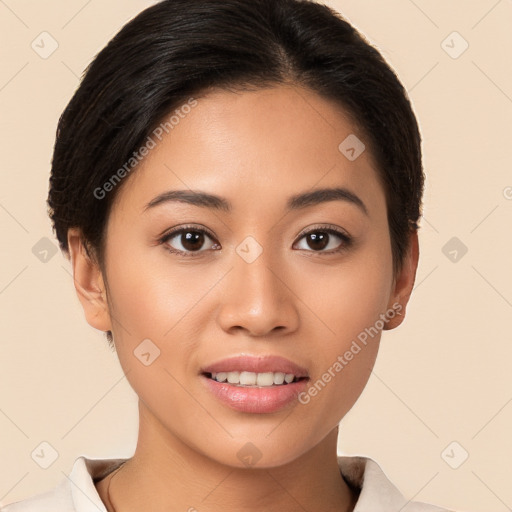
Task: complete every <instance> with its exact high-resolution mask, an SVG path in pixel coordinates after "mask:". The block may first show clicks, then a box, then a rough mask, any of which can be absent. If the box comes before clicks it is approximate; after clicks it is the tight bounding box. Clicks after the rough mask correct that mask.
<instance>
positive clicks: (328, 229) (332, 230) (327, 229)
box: [158, 225, 352, 257]
mask: <svg viewBox="0 0 512 512" xmlns="http://www.w3.org/2000/svg"><path fill="white" fill-rule="evenodd" d="M187 232H195V233H202V234H204V235H207V236H208V237H209V238H211V239H212V240H215V237H214V236H213V234H212V233H210V232H209V231H208V230H206V229H204V228H198V227H195V226H181V227H179V228H176V229H173V230H171V231H169V232H167V233H166V234H164V235H163V236H162V237H161V238H159V239H158V242H159V244H162V245H164V247H165V249H166V250H167V251H169V252H170V253H172V254H177V255H180V256H185V257H198V256H201V255H202V253H204V252H206V251H187V252H185V251H180V250H178V249H174V248H172V247H170V246H169V245H167V242H168V241H169V240H171V239H172V238H174V237H175V236H176V235H177V234H181V233H187ZM311 233H328V234H329V235H335V236H337V237H339V238H340V239H341V240H342V244H341V245H340V247H339V248H337V249H334V250H332V249H331V250H330V251H313V250H311V251H306V252H312V253H313V254H338V253H341V252H344V251H346V250H348V249H349V247H350V246H351V245H352V238H351V237H349V236H348V235H347V234H346V233H344V232H343V231H341V230H339V229H338V228H336V227H335V226H332V225H327V226H318V227H313V228H312V229H309V230H308V231H305V232H302V233H300V234H299V235H298V239H299V240H301V239H302V238H304V237H305V236H307V235H310V234H311ZM217 243H218V242H216V243H215V244H214V245H216V244H217ZM210 250H211V249H210ZM216 250H218V249H216Z"/></svg>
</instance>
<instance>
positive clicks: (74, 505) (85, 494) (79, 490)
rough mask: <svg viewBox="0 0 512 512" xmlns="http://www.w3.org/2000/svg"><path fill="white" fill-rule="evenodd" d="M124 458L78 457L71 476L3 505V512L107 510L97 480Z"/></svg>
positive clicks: (82, 511)
mask: <svg viewBox="0 0 512 512" xmlns="http://www.w3.org/2000/svg"><path fill="white" fill-rule="evenodd" d="M125 460H126V459H89V458H86V457H84V456H82V457H78V458H77V459H75V462H74V464H73V468H72V470H71V473H70V474H69V476H67V475H66V476H65V477H63V478H62V480H61V481H60V482H59V484H58V485H57V486H56V487H55V488H54V489H52V490H50V491H47V492H44V493H40V494H36V495H34V496H31V497H29V498H26V499H24V500H22V501H17V502H15V503H11V504H9V505H6V506H4V507H1V508H0V512H89V511H94V512H97V511H100V512H106V508H105V505H104V504H103V502H102V501H101V498H100V496H99V494H98V491H97V490H96V486H95V483H94V482H95V481H96V480H100V479H101V478H103V477H104V476H106V475H107V474H108V473H110V472H111V471H113V470H114V469H115V468H116V467H118V466H119V464H121V463H122V462H124V461H125Z"/></svg>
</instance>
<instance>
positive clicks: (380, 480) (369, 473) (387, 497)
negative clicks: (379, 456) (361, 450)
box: [338, 456, 454, 512]
mask: <svg viewBox="0 0 512 512" xmlns="http://www.w3.org/2000/svg"><path fill="white" fill-rule="evenodd" d="M338 466H339V468H340V472H341V474H342V475H343V478H344V479H345V481H346V482H347V483H348V484H349V485H350V486H351V487H352V488H354V489H356V490H357V491H358V492H359V498H358V500H357V503H356V506H355V508H354V512H366V511H368V510H379V511H380V512H396V511H397V510H400V511H401V512H454V511H450V510H448V509H445V508H441V507H437V506H435V505H430V504H428V503H421V502H418V501H410V500H407V499H406V498H405V497H404V496H403V495H402V494H401V493H400V491H399V490H398V489H397V488H396V487H395V485H393V483H392V482H391V481H390V480H389V479H388V477H387V476H386V475H385V473H384V471H383V470H382V469H381V467H380V466H379V465H378V464H377V462H375V461H374V460H373V459H370V458H368V457H357V456H356V457H354V456H352V457H349V456H338Z"/></svg>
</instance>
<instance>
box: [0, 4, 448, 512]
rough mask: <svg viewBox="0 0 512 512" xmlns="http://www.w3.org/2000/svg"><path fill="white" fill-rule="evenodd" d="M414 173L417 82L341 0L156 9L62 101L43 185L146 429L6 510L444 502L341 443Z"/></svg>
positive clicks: (407, 270)
mask: <svg viewBox="0 0 512 512" xmlns="http://www.w3.org/2000/svg"><path fill="white" fill-rule="evenodd" d="M423 180H424V176H423V171H422V163H421V149H420V135H419V130H418V126H417V122H416V119H415V116H414V113H413V112H412V109H411V106H410V103H409V101H408V99H407V96H406V93H405V91H404V89H403V87H402V86H401V84H400V82H399V81H398V79H397V77H396V76H395V74H394V73H393V71H392V70H391V69H390V68H389V66H388V65H387V64H386V63H385V61H384V60H383V59H382V57H381V56H380V54H379V53H378V52H377V51H376V50H375V49H374V48H373V47H371V46H370V45H369V44H368V43H367V42H366V41H365V40H364V39H363V38H362V36H361V35H359V34H358V32H357V31H356V30H355V29H354V28H353V27H352V26H350V25H349V24H348V23H347V22H346V21H344V20H343V19H342V18H340V17H339V16H338V15H337V14H336V13H335V12H334V11H332V10H330V9H328V8H327V7H325V6H322V5H320V4H316V3H313V2H309V1H300V0H279V1H276V0H256V1H251V2H247V1H243V0H228V1H224V2H216V1H211V0H187V1H184V0H164V1H163V2H160V3H158V4H157V5H155V6H153V7H151V8H149V9H147V10H145V11H143V12H142V13H141V14H140V15H139V16H137V17H136V18H135V19H134V20H132V21H131V22H130V23H128V24H127V25H126V26H125V27H124V28H123V29H122V30H121V31H120V33H119V34H118V35H116V36H115V37H114V39H113V40H112V41H111V42H110V43H109V44H108V45H107V46H106V48H105V49H103V51H101V52H100V53H99V54H98V56H97V57H96V58H95V60H94V61H93V63H92V64H91V65H90V66H89V68H88V70H87V72H86V74H85V77H84V79H83V81H82V83H81V85H80V87H79V88H78V90H77V91H76V93H75V95H74V96H73V98H72V100H71V101H70V103H69V105H68V106H67V108H66V110H65V111H64V113H63V115H62V117H61V119H60V122H59V127H58V131H57V139H56V144H55V150H54V158H53V162H52V172H51V178H50V191H49V199H48V204H49V207H50V216H51V219H52V222H53V226H54V230H55V232H56V236H57V238H58V240H59V243H60V247H61V249H62V250H63V252H64V253H65V254H66V255H68V256H69V258H70V261H71V263H72V267H73V273H74V281H75V287H76V290H77V293H78V296H79V298H80V301H81V304H82V306H83V309H84V314H85V317H86V319H87V321H88V322H89V324H90V325H91V326H93V327H94V328H96V329H99V330H102V331H104V332H106V333H107V338H108V340H109V342H110V343H111V345H112V346H113V347H115V350H116V352H117V354H118V356H119V360H120V363H121V365H122V367H123V370H124V372H125V374H126V376H127V379H128V381H129V382H130V384H131V386H132V387H133V389H134V391H135V392H136V393H137V395H138V397H139V433H138V441H137V447H136V450H135V453H134V455H133V457H131V458H129V459H115V460H112V459H104V460H93V459H87V458H86V457H80V458H78V459H77V460H76V462H75V465H74V467H73V470H72V472H71V475H70V479H64V480H63V481H62V483H61V484H60V485H59V486H58V487H57V488H56V489H54V490H53V491H50V492H48V493H46V494H43V495H39V496H35V497H33V498H30V499H28V500H25V501H22V502H19V503H16V504H12V505H10V506H7V507H5V508H4V509H3V510H5V511H6V512H19V511H25V510H31V511H32V510H50V509H51V510H52V511H55V512H58V511H64V510H66V511H68V510H75V511H79V512H82V511H86V510H107V511H109V512H130V511H135V510H152V511H153V510H154V511H160V510H162V511H163V510H166V511H169V510H173V511H174V510H188V511H193V510H198V511H200V512H202V511H217V510H223V511H230V510H244V511H251V510H262V509H263V510H268V511H274V510H275V511H277V510H279V511H283V510H289V511H292V510H293V511H295V510H309V511H313V510H323V511H331V510H332V511H335V510H336V511H347V512H348V511H354V512H362V511H367V510H372V511H398V510H403V511H420V510H421V511H435V510H437V511H439V510H442V509H440V508H437V507H434V506H431V505H425V504H421V503H412V502H408V501H407V500H406V499H405V498H404V497H403V496H402V495H401V494H400V493H399V491H398V490H397V489H396V488H395V487H394V486H393V484H392V483H391V482H389V480H388V479H387V478H386V476H385V475H384V473H383V472H382V471H381V469H380V468H379V466H378V465H377V464H376V463H375V462H374V461H373V460H371V459H368V458H364V457H338V456H337V453H336V445H337V434H338V424H339V422H340V421H341V420H342V418H343V417H344V416H345V414H346V413H347V412H348V411H349V410H350V408H351V407H352V406H353V405H354V403H355V402H356V400H357V399H358V397H359V396H360V394H361V392H362V390H363V389H364V387H365V385H366V383H367V381H368V378H369V375H370V373H371V370H372V367H373V365H374V362H375V359H376V356H377V352H378V346H379V340H380V336H381V332H382V330H390V329H393V328H395V327H397V326H398V325H399V324H400V323H401V322H402V321H403V318H404V315H405V310H406V306H407V302H408V300H409V297H410V294H411V291H412V288H413V284H414V279H415V274H416V268H417V264H418V253H419V251H418V237H417V230H418V224H417V221H418V220H419V217H420V215H421V199H422V192H423Z"/></svg>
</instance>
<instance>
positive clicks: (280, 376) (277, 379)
mask: <svg viewBox="0 0 512 512" xmlns="http://www.w3.org/2000/svg"><path fill="white" fill-rule="evenodd" d="M283 382H284V373H282V372H276V373H274V384H282V383H283Z"/></svg>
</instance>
